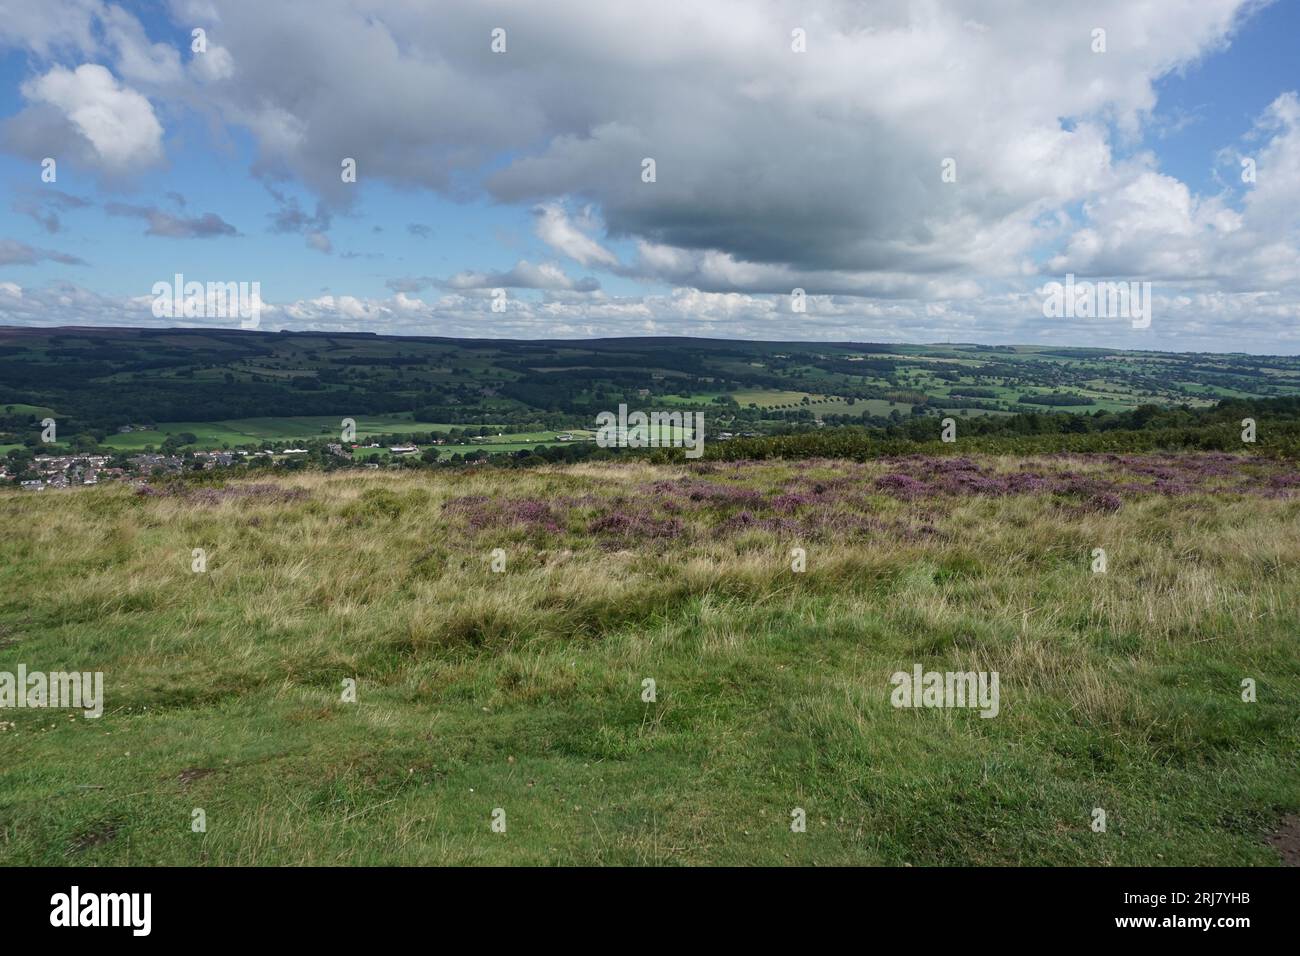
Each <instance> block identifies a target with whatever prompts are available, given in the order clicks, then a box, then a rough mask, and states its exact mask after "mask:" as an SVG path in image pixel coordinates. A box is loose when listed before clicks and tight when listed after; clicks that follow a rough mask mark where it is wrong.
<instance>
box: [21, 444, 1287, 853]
mask: <svg viewBox="0 0 1300 956" xmlns="http://www.w3.org/2000/svg"><path fill="white" fill-rule="evenodd" d="M1026 464H1028V465H1035V466H1036V465H1037V464H1039V463H1036V462H1029V463H1026V462H1022V461H1020V460H1018V459H1016V460H1011V459H1006V460H989V461H988V462H987V465H988V466H989V467H990V469H992V470H993V471H995V472H997V473H1007V474H1010V473H1012V472H1013V471H1015V470H1017V469H1021V468H1023V467H1025V466H1026ZM1058 465H1059V463H1058ZM1059 466H1060V467H1066V466H1068V467H1069V468H1071V469H1073V470H1074V471H1075V472H1077V473H1079V474H1081V475H1084V476H1085V477H1098V478H1104V477H1105V476H1107V475H1108V474H1109V467H1110V466H1109V465H1108V464H1107V463H1106V462H1104V461H1102V460H1100V459H1090V458H1086V457H1075V458H1072V459H1069V460H1068V461H1067V462H1065V464H1064V465H1059ZM897 467H898V466H897V465H896V464H894V465H885V464H881V463H839V462H826V461H823V462H814V463H809V464H806V465H805V464H802V463H799V464H796V463H788V462H772V463H765V464H763V465H761V466H754V465H730V464H728V465H717V464H712V465H706V466H702V467H683V466H681V465H652V464H650V463H647V462H643V461H638V462H632V463H616V464H599V465H598V464H584V465H577V466H573V467H568V468H558V467H557V468H550V469H540V470H536V471H529V472H501V471H495V470H486V469H485V470H480V471H470V472H465V473H460V472H457V473H442V472H419V473H414V474H411V473H405V474H385V473H364V474H361V473H355V472H349V473H346V474H332V475H325V474H317V473H296V474H294V475H292V476H291V477H284V478H282V479H279V480H278V481H277V482H276V484H275V487H274V488H271V489H267V488H252V487H243V488H242V490H241V491H240V493H237V494H236V493H227V494H207V495H199V494H195V493H192V492H187V491H184V490H181V491H178V492H176V493H173V494H155V495H148V496H141V495H136V494H133V493H132V490H131V489H130V488H127V487H125V486H120V485H119V486H101V487H98V488H94V489H84V490H78V491H74V492H67V493H60V492H43V493H41V494H30V493H29V494H20V493H2V494H0V519H3V521H4V528H5V534H4V535H3V536H0V585H2V587H0V670H8V671H13V670H15V669H16V667H17V665H18V664H19V663H23V664H25V665H26V666H27V667H28V668H29V669H32V670H36V669H40V670H47V671H48V670H59V669H77V670H91V671H93V670H99V671H103V672H104V675H105V690H106V698H107V703H106V712H105V715H104V717H103V718H101V719H99V720H86V719H84V718H82V717H81V716H80V715H79V714H78V715H75V716H70V715H69V714H68V713H67V712H62V711H51V710H45V711H39V710H12V711H0V718H3V720H4V721H12V722H13V724H14V726H13V727H12V728H8V729H4V730H0V862H6V863H43V864H65V863H66V864H91V863H93V864H139V863H158V864H289V863H292V864H342V863H351V864H378V863H390V864H415V863H424V864H427V863H432V864H464V863H470V864H472V863H522V864H545V863H598V864H632V863H656V864H672V863H775V864H782V863H810V862H819V863H884V864H899V863H914V864H942V863H947V864H952V863H984V864H988V863H992V864H998V863H1031V864H1139V865H1140V864H1160V863H1166V864H1176V863H1177V864H1224V865H1230V864H1271V863H1276V862H1277V860H1278V857H1277V854H1276V851H1274V850H1272V849H1271V848H1270V847H1268V846H1267V845H1266V844H1265V843H1264V841H1263V836H1264V834H1265V833H1266V832H1267V831H1268V830H1269V829H1270V828H1271V827H1272V826H1274V825H1275V824H1276V821H1277V820H1278V819H1279V818H1280V817H1281V816H1283V815H1284V814H1287V813H1295V812H1297V811H1300V771H1298V770H1297V761H1296V759H1295V758H1296V754H1297V753H1298V752H1300V746H1298V744H1300V728H1298V725H1297V714H1298V713H1300V654H1298V653H1297V636H1296V635H1297V634H1300V605H1298V603H1297V600H1296V596H1297V595H1300V503H1298V502H1297V500H1295V499H1294V498H1291V497H1285V496H1268V495H1248V494H1242V493H1239V489H1238V491H1231V490H1216V489H1214V488H1213V487H1212V486H1211V487H1209V488H1207V489H1202V490H1200V491H1198V492H1196V493H1194V494H1184V495H1179V496H1177V497H1168V496H1164V495H1160V494H1156V493H1150V494H1146V493H1129V494H1126V496H1125V498H1124V501H1123V505H1122V507H1120V508H1119V509H1118V510H1109V509H1105V510H1096V509H1091V510H1090V509H1089V508H1087V507H1081V506H1080V505H1079V503H1078V502H1077V501H1076V500H1074V499H1071V498H1069V497H1068V496H1062V495H1059V494H1036V495H1034V494H1025V495H1005V496H960V495H948V496H932V497H926V498H923V499H920V500H898V499H896V498H894V497H891V496H889V495H887V494H882V493H881V492H880V491H879V490H878V489H877V488H876V487H875V485H874V484H873V483H874V481H875V480H876V479H877V478H879V477H880V476H881V475H882V474H884V473H885V471H886V470H887V469H889V468H897ZM1262 480H1264V478H1263V477H1261V481H1262ZM657 482H678V483H687V482H709V483H712V485H716V486H718V487H725V488H734V489H743V490H747V491H751V492H752V491H757V492H759V493H760V494H761V495H762V496H764V502H765V503H764V504H761V505H759V506H755V505H754V504H753V503H752V502H750V503H749V504H742V503H738V502H741V501H742V498H741V497H740V496H739V495H738V497H737V498H736V502H737V503H728V502H727V501H724V500H721V499H719V500H700V501H691V500H690V499H686V500H685V501H684V504H682V506H681V507H680V508H677V510H672V506H673V505H674V504H675V503H674V501H673V499H672V498H671V496H669V497H663V496H660V497H655V495H654V494H653V493H652V492H651V491H649V490H647V489H649V488H650V487H651V486H652V485H654V483H657ZM795 485H798V486H799V488H800V489H802V491H801V493H805V494H806V495H807V496H809V498H810V503H807V504H799V505H796V506H795V510H794V511H792V512H790V513H789V514H787V515H786V516H787V518H788V519H789V520H788V521H787V523H786V524H781V523H779V522H766V523H765V522H764V521H762V520H760V521H756V522H749V521H738V520H737V515H738V514H739V513H740V512H741V511H746V510H753V509H754V508H755V507H758V509H759V511H758V513H759V514H760V515H766V514H767V513H768V512H767V511H764V510H763V509H764V508H765V507H768V505H770V502H771V501H772V500H773V499H774V498H775V496H776V495H778V494H781V493H782V492H783V491H788V490H789V489H790V488H791V487H794V486H795ZM819 489H820V490H819ZM286 493H287V494H286ZM479 496H481V497H482V498H484V499H486V501H487V503H486V504H475V505H474V506H473V508H474V509H479V510H473V509H471V510H470V511H465V510H464V509H461V510H459V511H458V510H457V503H458V502H464V501H467V500H475V501H476V500H477V498H478V497H479ZM743 500H748V499H743ZM524 501H534V502H541V503H544V504H547V505H548V506H550V508H551V512H553V514H554V520H555V523H554V526H553V527H551V526H548V525H547V521H549V520H550V519H549V518H547V517H545V516H543V517H541V518H538V517H536V516H535V515H534V513H533V512H529V511H522V510H521V511H518V512H517V513H514V512H510V511H509V510H508V509H507V510H505V511H503V512H502V515H503V516H496V517H494V515H495V514H496V513H495V512H493V511H491V509H493V508H496V507H498V506H502V507H504V506H508V505H511V504H512V503H519V502H524ZM483 509H487V510H486V511H484V510H483ZM619 509H622V510H624V511H629V510H630V511H638V512H642V513H644V515H646V516H648V517H650V518H653V519H655V521H663V522H666V523H665V524H662V525H657V524H654V523H653V522H648V523H642V524H640V525H633V526H630V527H629V528H626V529H622V530H620V529H619V528H618V527H615V528H613V529H612V530H609V531H601V532H592V531H589V530H588V527H589V526H590V524H591V522H592V521H593V520H594V519H595V518H597V517H598V516H600V515H602V514H606V513H608V512H610V511H616V510H619ZM813 512H817V513H820V514H824V515H830V516H833V519H832V520H828V521H827V522H825V523H824V524H822V525H818V526H816V527H815V528H813V530H811V531H809V533H807V534H801V533H799V532H798V531H792V530H791V528H792V527H794V528H797V527H800V526H799V525H798V524H797V523H795V524H791V523H790V522H794V521H796V519H797V518H798V516H806V515H808V514H809V513H813ZM484 514H486V515H487V518H483V517H482V516H483V515H484ZM783 514H785V513H783ZM512 515H513V517H512ZM792 516H793V517H792ZM488 519H490V520H488ZM476 521H478V522H480V524H478V525H476V523H475V522H476ZM483 521H487V523H486V524H483V523H482V522H483ZM673 521H675V522H676V524H675V525H671V527H670V524H671V522H673ZM854 522H856V523H854ZM808 527H810V528H811V527H812V526H808ZM794 547H803V548H804V549H805V550H806V553H807V571H806V572H805V573H802V574H797V573H794V572H792V570H791V566H790V561H791V556H790V550H791V549H792V548H794ZM1097 547H1102V548H1105V549H1106V552H1107V556H1108V564H1109V567H1108V571H1107V573H1106V574H1104V575H1103V574H1093V573H1092V572H1091V570H1090V567H1089V565H1090V553H1091V551H1092V549H1093V548H1097ZM194 548H203V549H204V550H205V551H206V552H207V561H208V565H207V571H206V573H202V574H196V573H193V572H192V571H191V568H190V562H191V552H192V550H193V549H194ZM497 548H500V549H502V550H503V551H504V552H505V555H506V570H505V571H504V572H503V573H493V572H492V571H491V561H492V552H493V550H494V549H497ZM917 663H920V664H921V665H922V666H923V668H924V669H925V670H938V671H948V670H961V671H966V670H975V671H997V672H998V673H999V675H1000V679H1001V712H1000V714H999V716H998V717H997V718H994V719H982V718H980V717H979V715H978V714H977V713H976V712H973V711H953V710H896V709H894V708H893V707H892V706H890V703H889V692H890V690H891V687H890V685H889V677H890V675H891V674H892V673H893V672H894V671H896V670H903V671H910V670H911V668H912V666H913V665H914V664H917ZM1246 677H1250V678H1253V679H1254V680H1255V681H1256V682H1257V686H1258V695H1259V699H1258V702H1256V703H1253V704H1247V703H1243V702H1242V700H1241V691H1240V684H1241V681H1242V679H1243V678H1246ZM344 678H354V679H356V680H357V687H358V690H357V695H358V700H357V702H356V703H355V704H353V703H345V702H343V701H342V700H341V699H340V690H341V688H340V683H341V681H343V679H344ZM647 678H652V679H653V680H654V681H655V686H656V697H657V699H656V701H655V702H654V703H645V702H643V701H642V699H641V694H642V686H643V685H642V682H643V681H644V680H645V679H647ZM196 807H201V808H203V809H204V811H205V812H206V815H207V821H208V830H207V832H206V833H205V834H196V833H192V832H191V830H190V818H191V811H192V810H193V809H194V808H196ZM496 807H502V808H504V809H505V810H506V813H507V821H508V828H507V832H506V833H505V834H497V833H493V832H491V830H490V828H489V823H490V815H491V812H492V810H493V808H496ZM794 807H802V808H804V809H806V810H807V813H808V832H807V833H804V834H795V833H792V832H791V831H790V827H789V822H790V811H791V809H792V808H794ZM1093 807H1103V808H1105V809H1106V810H1107V814H1108V817H1109V821H1110V825H1109V830H1108V832H1107V833H1104V834H1097V833H1093V832H1092V831H1091V830H1090V828H1089V822H1090V814H1091V810H1092V808H1093Z"/></svg>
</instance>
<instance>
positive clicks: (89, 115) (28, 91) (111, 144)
mask: <svg viewBox="0 0 1300 956" xmlns="http://www.w3.org/2000/svg"><path fill="white" fill-rule="evenodd" d="M22 92H23V95H24V96H25V97H26V98H27V99H28V100H29V101H31V102H33V103H36V104H44V105H46V106H49V107H52V108H53V109H55V110H57V111H59V113H61V114H62V115H63V117H65V118H66V120H67V121H68V122H69V123H70V124H71V125H72V127H73V128H74V129H75V130H76V132H77V133H78V134H79V135H80V136H81V137H82V138H83V139H84V140H85V142H87V143H88V144H89V145H90V147H91V148H92V149H93V152H94V156H95V157H96V158H97V159H98V160H99V163H100V164H101V165H102V167H103V168H104V169H106V170H108V171H111V172H135V171H139V170H141V169H143V168H145V167H147V166H150V165H152V164H154V163H156V162H158V161H159V160H160V159H161V158H162V152H163V151H162V134H163V129H162V125H161V124H160V123H159V122H158V119H157V117H156V116H154V111H153V106H152V104H150V102H149V100H148V99H146V98H145V97H144V96H142V95H141V94H140V93H137V92H136V91H135V90H133V89H131V88H130V87H127V86H123V85H122V84H120V83H118V82H117V80H116V79H114V77H113V74H112V73H110V72H109V71H108V70H107V69H106V68H105V67H103V66H100V65H98V64H95V63H83V64H82V65H81V66H79V67H77V68H76V69H75V70H67V69H64V68H63V67H58V66H56V67H53V68H51V69H50V70H49V72H47V73H45V74H44V75H42V76H39V77H36V78H35V79H32V80H28V81H27V82H26V83H24V84H23V85H22Z"/></svg>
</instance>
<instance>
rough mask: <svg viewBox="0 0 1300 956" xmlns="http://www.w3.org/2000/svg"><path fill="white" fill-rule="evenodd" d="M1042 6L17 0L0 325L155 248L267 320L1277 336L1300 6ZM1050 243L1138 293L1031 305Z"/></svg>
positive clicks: (77, 309) (0, 141)
mask: <svg viewBox="0 0 1300 956" xmlns="http://www.w3.org/2000/svg"><path fill="white" fill-rule="evenodd" d="M1041 6H1042V5H1036V4H1029V3H1024V4H1020V3H1001V4H994V3H981V2H977V0H968V2H961V3H951V4H938V5H937V6H935V5H930V4H921V3H907V2H901V0H900V2H897V3H888V4H882V5H880V9H879V10H873V11H871V12H867V11H865V10H864V9H863V8H862V7H861V6H859V5H854V4H848V3H842V2H838V0H826V2H821V3H817V2H793V0H791V2H782V0H767V2H756V3H750V4H742V3H736V2H733V0H724V2H719V3H718V4H716V5H715V6H711V7H710V9H709V11H708V12H707V13H703V14H701V13H699V12H698V11H696V10H694V9H693V8H692V5H691V4H688V3H685V2H681V3H678V2H665V3H663V4H661V5H658V6H657V8H656V10H655V11H653V13H651V12H646V11H641V12H637V11H630V10H618V11H610V10H609V9H608V6H607V5H603V4H599V3H589V2H583V0H561V2H557V3H556V4H554V5H553V6H551V7H549V8H548V10H547V11H546V15H545V16H543V15H542V14H541V13H540V12H538V11H535V10H522V9H519V8H518V7H517V6H511V5H506V4H500V3H493V2H485V3H483V4H480V5H435V8H430V9H428V10H425V11H424V12H423V13H421V12H420V11H417V10H413V9H412V8H411V6H410V5H408V4H402V3H398V2H396V0H394V2H391V3H388V2H384V0H376V2H372V3H368V4H365V5H364V7H360V6H358V5H354V4H351V3H347V2H345V0H327V2H321V3H319V4H306V3H299V2H297V0H287V2H286V3H284V4H276V5H256V4H248V3H242V2H229V3H227V2H221V0H218V2H213V3H207V2H198V0H176V2H172V3H169V4H166V5H154V4H136V3H126V4H116V5H115V4H111V3H102V2H99V0H57V2H56V0H51V2H50V3H48V4H42V5H39V9H38V8H36V7H33V8H32V9H30V10H27V9H26V8H24V9H23V12H22V14H21V15H17V16H13V17H10V18H9V19H8V22H6V23H5V25H4V26H3V27H0V189H2V190H3V192H4V196H3V197H0V203H2V208H4V209H5V215H4V228H3V229H2V230H0V290H7V293H6V294H7V295H8V298H7V299H6V298H3V297H0V322H12V323H18V324H25V323H33V322H34V323H38V324H48V325H54V324H74V323H85V322H107V323H111V324H149V320H150V319H151V316H150V314H149V313H148V311H147V308H146V307H145V306H144V305H142V300H143V299H144V297H147V295H148V292H149V290H150V288H151V287H152V286H153V284H154V283H155V282H157V281H159V280H160V279H169V278H170V277H171V276H172V275H173V274H174V273H176V272H181V273H184V274H185V275H186V277H187V278H193V279H198V280H200V281H205V280H212V281H232V280H235V281H245V280H256V281H258V282H259V283H260V286H261V295H262V299H263V300H264V301H265V302H266V303H268V305H269V306H271V308H270V309H269V314H268V316H267V318H268V326H269V327H286V328H309V327H322V328H348V329H354V330H373V331H391V332H399V333H400V332H407V333H422V334H475V335H509V336H527V337H547V336H581V335H596V334H674V333H681V334H708V335H716V336H719V337H737V338H783V337H797V338H805V339H816V338H827V339H845V338H854V339H887V340H898V341H934V340H939V339H957V340H968V341H986V342H1006V341H1044V342H1049V343H1050V342H1059V343H1063V344H1111V345H1115V346H1118V347H1139V348H1141V347H1150V348H1174V349H1178V348H1196V349H1222V350H1227V349H1231V348H1245V349H1248V350H1252V351H1286V352H1295V351H1300V336H1298V335H1297V322H1296V319H1297V317H1300V311H1297V303H1300V292H1298V290H1297V285H1298V284H1300V283H1298V281H1297V273H1296V267H1295V265H1294V264H1292V265H1290V266H1288V264H1287V258H1288V254H1289V253H1290V252H1292V251H1294V249H1295V248H1296V245H1295V244H1296V240H1297V223H1298V222H1300V216H1298V215H1297V209H1296V208H1295V204H1296V202H1297V199H1298V198H1300V181H1298V180H1300V174H1298V173H1297V171H1296V170H1295V169H1294V168H1289V167H1291V166H1293V165H1294V164H1295V163H1296V161H1297V158H1298V157H1297V155H1296V153H1295V149H1296V148H1297V147H1296V144H1297V142H1300V133H1297V131H1296V128H1295V127H1296V122H1297V119H1296V114H1295V103H1296V99H1295V95H1296V94H1295V91H1296V90H1297V89H1300V71H1297V68H1296V65H1295V63H1296V57H1295V55H1294V50H1293V49H1292V48H1290V45H1291V44H1293V41H1294V37H1295V36H1297V35H1300V4H1296V3H1294V2H1279V3H1272V4H1263V5H1260V4H1255V3H1245V2H1241V0H1199V2H1185V0H1170V2H1169V3H1168V4H1167V5H1166V8H1164V9H1161V5H1158V4H1157V5H1154V6H1155V8H1156V9H1154V10H1152V9H1147V8H1143V9H1140V10H1134V9H1131V7H1132V5H1131V4H1125V3H1120V2H1114V3H1111V2H1102V3H1098V4H1096V5H1095V6H1093V7H1091V8H1090V9H1089V10H1088V11H1085V12H1077V11H1071V12H1070V13H1060V12H1057V13H1055V15H1053V14H1051V13H1050V12H1049V13H1044V11H1042V10H1041V9H1039V8H1040V7H1041ZM295 17H298V18H299V19H298V20H295V19H294V18H295ZM302 17H309V20H306V21H304V20H302V19H301V18H302ZM305 24H310V25H305ZM495 24H501V25H503V26H504V27H505V28H506V29H507V30H508V32H509V34H510V38H511V46H510V49H509V50H508V51H507V52H506V53H504V54H502V55H494V54H493V52H492V51H491V50H489V49H488V45H489V44H488V34H489V32H490V29H491V27H492V26H493V25H495ZM792 24H793V25H796V26H799V27H801V28H803V29H805V30H806V32H807V36H808V43H807V50H806V52H804V51H800V52H798V53H796V52H795V51H793V50H792V49H790V46H789V44H790V41H789V35H790V27H791V25H792ZM196 25H201V26H202V27H203V28H204V29H205V30H206V31H207V37H208V41H209V48H208V50H206V51H204V52H201V53H194V52H192V51H191V50H190V47H189V39H190V30H191V28H192V27H193V26H196ZM1097 26H1103V27H1104V28H1105V29H1106V31H1107V37H1106V39H1107V49H1106V51H1105V52H1104V53H1100V54H1099V53H1098V52H1097V51H1096V50H1093V49H1089V43H1090V39H1089V37H1090V34H1091V31H1092V30H1093V29H1094V28H1095V27H1097ZM900 51H901V53H900ZM88 117H89V118H88ZM104 117H107V122H106V123H104V122H101V121H102V120H103V118H104ZM45 155H53V156H56V158H57V159H58V162H59V166H58V179H57V182H56V183H53V184H50V183H43V182H42V181H41V178H40V165H39V161H40V159H41V158H42V156H45ZM346 155H355V156H356V158H357V159H358V164H359V165H358V169H359V176H358V181H357V182H356V183H355V184H343V183H341V182H340V181H338V176H337V170H338V165H339V161H340V159H341V157H342V156H346ZM1243 155H1251V156H1257V157H1258V158H1260V159H1263V160H1266V161H1267V162H1266V164H1265V165H1264V166H1262V167H1261V168H1260V172H1259V175H1260V177H1261V179H1260V181H1259V182H1257V183H1243V182H1242V181H1241V179H1240V166H1239V159H1240V157H1241V156H1243ZM643 156H656V157H657V161H658V162H659V163H660V164H661V165H660V176H659V179H658V180H657V181H656V182H654V183H651V184H647V183H645V182H643V181H642V180H641V178H640V175H639V174H640V160H641V158H642V157H643ZM949 156H955V157H957V164H958V165H957V168H958V169H959V170H960V173H959V175H958V178H957V182H956V183H944V184H941V183H940V182H939V176H938V168H939V163H940V161H941V160H943V159H944V158H945V157H949ZM67 196H72V197H76V199H77V200H81V201H82V202H81V203H77V202H74V201H69V200H67V199H66V197H67ZM125 207H131V208H132V209H133V210H134V212H133V213H132V212H131V210H128V209H125ZM114 209H116V210H118V212H119V214H116V215H115V214H112V212H111V210H114ZM52 213H53V214H54V215H55V216H57V221H58V224H57V228H51V223H52V221H53V220H52V219H51V218H50V216H51V214H52ZM204 216H207V217H209V218H208V220H207V222H208V224H209V225H212V224H214V223H215V224H216V227H217V228H211V229H207V228H203V227H202V225H201V224H200V221H199V220H200V217H204ZM148 217H153V218H152V219H150V218H148ZM277 217H279V218H278V220H277ZM277 221H279V222H280V223H281V226H280V227H279V228H277V226H276V223H277ZM150 222H153V223H154V224H155V227H156V228H155V231H160V232H161V233H163V234H161V235H150V234H147V230H148V229H149V227H150ZM1293 258H1294V257H1293ZM1067 272H1072V273H1076V274H1077V275H1079V276H1081V277H1085V276H1086V277H1093V278H1095V279H1097V280H1128V281H1150V282H1152V283H1153V285H1154V286H1155V288H1156V296H1157V301H1158V302H1159V303H1160V305H1159V308H1160V311H1161V313H1162V314H1163V319H1162V321H1159V322H1156V323H1153V325H1152V328H1151V329H1150V330H1145V331H1143V333H1142V334H1141V335H1137V334H1134V332H1133V330H1131V329H1125V328H1123V327H1122V325H1123V324H1122V323H1117V324H1113V325H1111V326H1101V325H1097V324H1089V325H1077V326H1064V325H1062V324H1060V323H1057V324H1051V323H1047V322H1046V321H1045V320H1044V319H1043V317H1042V316H1041V314H1039V310H1038V304H1039V303H1040V301H1041V294H1040V293H1039V291H1038V290H1039V289H1040V287H1041V286H1042V285H1043V284H1044V283H1045V282H1048V281H1052V280H1054V279H1059V278H1061V277H1062V276H1063V275H1064V274H1065V273H1067ZM501 287H504V288H505V289H506V290H507V292H508V294H509V298H510V310H509V312H508V313H507V314H506V315H504V316H494V314H493V313H491V311H490V296H491V293H492V291H493V289H495V288H501ZM795 287H799V288H804V289H806V291H807V295H808V297H809V299H808V301H809V309H808V311H807V313H806V314H802V315H798V316H796V315H794V314H793V313H792V312H791V309H790V307H789V301H790V292H791V290H792V289H794V288H795ZM345 299H346V302H344V301H343V300H345Z"/></svg>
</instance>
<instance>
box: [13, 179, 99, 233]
mask: <svg viewBox="0 0 1300 956" xmlns="http://www.w3.org/2000/svg"><path fill="white" fill-rule="evenodd" d="M90 205H93V203H91V201H90V200H89V199H82V198H81V197H80V196H74V195H72V194H71V193H65V192H64V191H63V190H61V189H55V188H54V187H53V186H46V187H44V188H33V189H30V190H28V191H26V192H24V193H23V194H22V195H20V196H18V198H16V199H15V200H14V201H13V210H14V212H16V213H20V214H21V215H24V216H29V217H31V218H32V219H34V220H35V221H36V222H37V223H39V224H40V225H41V227H42V228H44V229H45V231H46V232H49V233H56V232H58V231H59V230H61V229H62V228H63V220H62V219H61V218H60V214H61V213H65V212H67V211H68V210H71V209H85V208H86V207H87V206H90Z"/></svg>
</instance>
